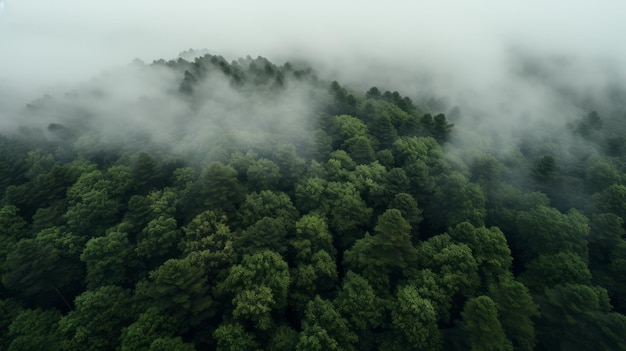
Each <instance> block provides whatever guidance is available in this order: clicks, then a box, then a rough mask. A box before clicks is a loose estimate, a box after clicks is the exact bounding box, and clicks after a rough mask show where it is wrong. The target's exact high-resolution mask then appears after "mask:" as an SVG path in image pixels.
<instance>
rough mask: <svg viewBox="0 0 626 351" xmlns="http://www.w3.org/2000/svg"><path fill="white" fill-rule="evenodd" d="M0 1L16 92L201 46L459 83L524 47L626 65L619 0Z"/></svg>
mask: <svg viewBox="0 0 626 351" xmlns="http://www.w3.org/2000/svg"><path fill="white" fill-rule="evenodd" d="M0 2H1V3H2V5H0V9H1V11H2V12H1V13H0V84H2V85H3V86H4V88H5V89H6V87H7V86H10V87H11V88H12V90H13V91H35V90H36V89H41V88H42V87H43V89H44V90H45V89H51V87H52V86H54V85H55V84H58V83H73V82H77V81H81V80H87V79H89V78H90V77H92V76H94V75H97V74H99V73H100V72H102V71H103V70H106V69H110V68H112V67H115V66H117V65H122V64H126V63H128V62H130V61H132V60H133V59H134V58H135V57H137V58H140V59H142V60H144V61H146V62H152V61H153V60H155V59H159V58H165V59H170V58H174V57H176V56H177V55H178V53H179V52H181V51H183V50H187V49H189V48H195V49H202V48H207V49H209V50H210V51H211V52H213V53H218V54H223V55H225V56H226V57H227V58H228V59H234V58H236V57H238V56H240V55H246V54H250V55H251V56H257V55H262V56H266V57H269V58H276V59H279V58H282V57H289V56H291V55H299V56H310V57H312V58H314V59H315V60H316V61H318V62H319V63H320V65H321V66H322V67H325V69H330V70H333V69H334V70H337V71H343V72H344V74H347V75H350V74H353V75H354V76H359V75H364V74H368V73H376V72H382V71H384V70H378V69H372V67H374V66H375V67H378V68H381V67H385V69H389V70H395V71H405V72H429V73H431V74H433V75H436V76H439V77H441V78H442V80H443V81H446V79H447V80H453V81H455V82H456V83H458V82H465V83H466V85H464V86H463V87H461V88H459V89H471V86H472V84H478V82H480V84H481V85H488V84H490V81H491V80H495V79H497V77H498V74H499V73H500V72H499V71H502V70H506V69H507V67H506V65H504V64H503V62H504V60H505V59H506V54H507V52H508V51H507V50H510V49H511V48H512V47H516V48H519V47H521V48H525V49H528V50H532V51H535V52H540V53H544V54H566V55H575V56H576V57H578V58H580V59H583V60H588V61H590V62H592V61H594V60H599V59H600V60H608V61H612V62H616V63H617V65H619V63H620V62H621V63H622V64H623V63H626V45H624V44H623V43H624V39H623V36H624V34H625V33H626V20H624V18H625V16H626V1H619V0H606V1H523V2H521V1H515V2H514V1H495V0H494V1H478V0H477V1H471V2H470V1H463V2H461V1H457V2H454V1H408V0H407V1H385V2H382V1H376V2H374V1H372V2H365V1H325V0H318V1H272V0H266V1H252V0H239V1H206V0H176V1H163V0H126V1H103V0H100V1H93V0H56V1H54V0H0ZM374 62H375V64H374ZM385 72H386V71H385ZM494 72H496V73H495V74H494ZM385 74H386V73H385ZM391 76H393V75H391ZM399 77H407V75H406V74H401V75H399ZM472 82H473V83H472ZM5 95H6V94H5ZM1 101H2V100H0V102H1Z"/></svg>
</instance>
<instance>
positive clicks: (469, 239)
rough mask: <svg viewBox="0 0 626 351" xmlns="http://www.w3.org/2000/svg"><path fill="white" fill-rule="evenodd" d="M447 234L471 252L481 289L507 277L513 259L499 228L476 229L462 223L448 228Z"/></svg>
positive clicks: (466, 223) (469, 224)
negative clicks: (476, 266)
mask: <svg viewBox="0 0 626 351" xmlns="http://www.w3.org/2000/svg"><path fill="white" fill-rule="evenodd" d="M448 233H449V234H450V237H452V239H454V240H455V241H457V242H460V243H464V244H467V246H469V248H470V249H471V250H472V255H473V256H474V258H475V259H476V263H477V264H478V273H479V275H480V278H481V281H482V286H483V287H487V286H489V285H490V284H493V283H497V282H498V281H499V280H500V279H501V278H503V277H506V276H508V274H509V270H510V268H511V264H512V262H513V258H512V257H511V250H509V247H508V245H507V242H506V238H505V237H504V233H502V231H501V230H500V229H499V228H497V227H492V228H490V229H487V228H485V227H479V228H476V227H474V226H473V225H472V224H471V223H469V222H463V223H459V224H458V225H457V226H456V227H454V228H450V230H449V231H448Z"/></svg>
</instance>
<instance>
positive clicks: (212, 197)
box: [198, 162, 245, 214]
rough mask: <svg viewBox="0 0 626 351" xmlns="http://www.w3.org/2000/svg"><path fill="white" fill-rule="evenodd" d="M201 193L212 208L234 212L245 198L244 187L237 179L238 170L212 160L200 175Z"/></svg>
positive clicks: (205, 203)
mask: <svg viewBox="0 0 626 351" xmlns="http://www.w3.org/2000/svg"><path fill="white" fill-rule="evenodd" d="M198 183H199V187H200V188H199V195H200V196H202V198H203V199H204V205H205V206H207V207H208V209H211V210H222V211H224V212H225V213H226V214H232V213H234V212H235V209H236V207H237V205H239V203H241V202H242V201H243V200H244V198H245V195H244V188H243V186H242V185H241V184H240V183H239V181H238V180H237V171H235V169H233V168H232V167H230V166H225V165H223V164H222V163H221V162H212V163H211V164H209V166H208V167H207V168H205V169H204V170H203V171H202V174H201V175H200V179H199V180H198Z"/></svg>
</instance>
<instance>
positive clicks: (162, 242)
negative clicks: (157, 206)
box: [135, 216, 181, 267]
mask: <svg viewBox="0 0 626 351" xmlns="http://www.w3.org/2000/svg"><path fill="white" fill-rule="evenodd" d="M180 237H181V232H180V229H178V225H177V223H176V220H175V219H174V218H172V217H170V216H159V217H157V218H155V219H153V220H151V221H150V222H149V223H148V225H147V226H146V227H145V228H144V229H143V230H142V231H141V232H140V233H139V234H138V235H137V248H136V249H135V252H136V254H137V256H138V257H140V258H142V259H144V260H147V261H148V262H149V265H148V266H149V267H154V266H156V265H158V264H160V263H161V262H163V260H164V259H165V258H166V257H172V256H175V255H174V254H173V253H175V252H176V251H177V250H176V249H177V245H176V244H177V243H178V242H179V240H180Z"/></svg>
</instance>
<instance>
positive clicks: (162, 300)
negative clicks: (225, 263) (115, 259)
mask: <svg viewBox="0 0 626 351" xmlns="http://www.w3.org/2000/svg"><path fill="white" fill-rule="evenodd" d="M195 258H196V257H194V256H188V257H186V258H184V259H169V260H167V261H165V263H163V264H162V265H161V266H160V267H159V268H157V269H156V270H154V271H152V272H150V274H149V278H150V279H149V280H147V281H140V282H139V283H138V284H137V289H136V290H137V291H136V295H138V296H140V297H142V298H147V299H148V301H150V304H151V305H152V306H156V307H158V308H159V309H161V310H163V311H166V312H167V313H168V314H169V315H171V316H173V317H174V318H176V319H177V320H179V321H180V320H184V323H180V324H179V328H180V329H181V330H183V331H186V330H187V329H188V328H190V327H194V326H197V325H199V324H200V323H201V322H202V321H203V320H205V319H207V318H209V317H211V316H212V315H213V314H214V310H213V307H214V306H213V298H212V296H211V294H210V285H209V282H208V281H207V276H206V273H205V272H204V267H203V266H202V263H201V262H197V261H196V260H195Z"/></svg>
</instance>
